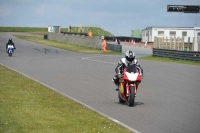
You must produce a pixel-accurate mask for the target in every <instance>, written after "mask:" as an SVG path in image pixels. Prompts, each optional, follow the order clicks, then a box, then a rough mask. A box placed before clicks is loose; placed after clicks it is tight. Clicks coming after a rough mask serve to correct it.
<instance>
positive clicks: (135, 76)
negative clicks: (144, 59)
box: [118, 65, 141, 107]
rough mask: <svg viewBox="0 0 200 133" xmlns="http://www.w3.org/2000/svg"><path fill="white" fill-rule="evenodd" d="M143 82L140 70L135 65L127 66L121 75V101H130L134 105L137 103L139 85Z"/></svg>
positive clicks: (119, 95) (119, 93) (130, 104)
mask: <svg viewBox="0 0 200 133" xmlns="http://www.w3.org/2000/svg"><path fill="white" fill-rule="evenodd" d="M140 82H141V77H140V73H139V70H138V69H137V68H136V66H135V65H129V66H127V67H126V68H125V69H124V71H123V74H122V76H121V77H119V90H118V98H119V102H120V103H126V102H127V103H128V106H130V107H132V106H133V105H134V103H135V97H136V93H137V90H138V85H139V84H140Z"/></svg>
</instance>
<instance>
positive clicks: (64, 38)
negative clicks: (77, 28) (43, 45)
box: [47, 32, 101, 49]
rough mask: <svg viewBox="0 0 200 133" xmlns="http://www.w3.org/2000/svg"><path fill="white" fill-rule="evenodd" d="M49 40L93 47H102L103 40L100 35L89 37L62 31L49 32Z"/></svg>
mask: <svg viewBox="0 0 200 133" xmlns="http://www.w3.org/2000/svg"><path fill="white" fill-rule="evenodd" d="M47 38H48V39H49V40H55V41H58V42H66V43H69V44H77V45H80V46H87V47H92V48H98V49H99V48H101V43H100V42H101V40H100V39H99V37H88V36H83V35H67V34H61V33H50V32H48V37H47Z"/></svg>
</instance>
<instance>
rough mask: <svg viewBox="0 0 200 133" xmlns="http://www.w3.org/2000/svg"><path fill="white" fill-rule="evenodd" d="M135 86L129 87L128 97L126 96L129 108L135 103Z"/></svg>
mask: <svg viewBox="0 0 200 133" xmlns="http://www.w3.org/2000/svg"><path fill="white" fill-rule="evenodd" d="M134 87H135V86H131V87H130V95H129V96H128V106H129V107H133V105H134V103H135V94H134V92H135V91H134V89H135V88H134Z"/></svg>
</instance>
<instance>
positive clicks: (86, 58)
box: [82, 55, 117, 65]
mask: <svg viewBox="0 0 200 133" xmlns="http://www.w3.org/2000/svg"><path fill="white" fill-rule="evenodd" d="M104 56H112V55H102V56H93V57H84V58H82V59H83V60H90V61H96V62H101V63H108V64H114V65H116V64H117V63H113V62H107V61H101V60H95V59H91V58H96V57H104Z"/></svg>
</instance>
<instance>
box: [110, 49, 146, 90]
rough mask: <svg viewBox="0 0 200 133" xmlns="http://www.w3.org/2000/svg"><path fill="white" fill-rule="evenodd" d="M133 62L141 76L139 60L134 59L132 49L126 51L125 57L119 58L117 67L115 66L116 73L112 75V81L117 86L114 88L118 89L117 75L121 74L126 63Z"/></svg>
mask: <svg viewBox="0 0 200 133" xmlns="http://www.w3.org/2000/svg"><path fill="white" fill-rule="evenodd" d="M133 64H135V66H136V68H137V69H138V70H139V72H140V76H141V77H143V76H144V75H143V69H142V68H141V66H140V64H139V62H138V61H137V60H136V59H135V54H134V53H133V51H127V52H126V53H125V58H122V59H120V61H119V63H118V65H117V67H116V68H115V72H116V75H115V76H114V77H113V79H112V81H113V82H114V83H115V85H116V86H117V88H116V89H115V90H116V91H118V89H119V77H120V76H122V73H123V70H124V69H125V68H126V67H127V66H128V65H133Z"/></svg>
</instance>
